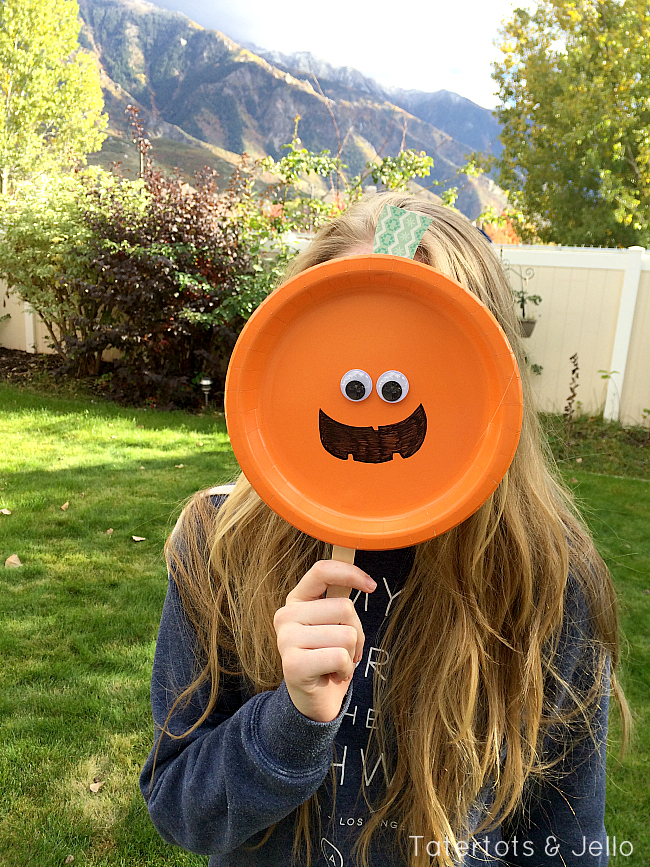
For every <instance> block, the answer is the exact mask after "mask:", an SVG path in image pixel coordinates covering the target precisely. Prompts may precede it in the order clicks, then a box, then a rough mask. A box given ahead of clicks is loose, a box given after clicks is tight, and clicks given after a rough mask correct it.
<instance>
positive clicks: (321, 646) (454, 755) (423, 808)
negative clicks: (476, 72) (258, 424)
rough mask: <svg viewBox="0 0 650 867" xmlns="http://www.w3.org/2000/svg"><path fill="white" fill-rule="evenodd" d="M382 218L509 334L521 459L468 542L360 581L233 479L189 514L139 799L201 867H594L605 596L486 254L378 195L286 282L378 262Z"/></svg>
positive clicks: (611, 642) (173, 541)
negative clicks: (402, 217)
mask: <svg viewBox="0 0 650 867" xmlns="http://www.w3.org/2000/svg"><path fill="white" fill-rule="evenodd" d="M386 203H391V204H393V205H395V206H396V207H399V208H405V209H409V210H413V211H417V212H420V213H422V214H425V215H428V216H430V217H432V222H431V225H430V226H429V228H428V229H427V231H426V233H425V235H424V237H423V239H422V242H421V244H420V246H419V248H418V252H417V255H416V258H417V259H419V260H421V261H422V262H425V263H427V264H430V265H432V266H433V267H434V268H436V269H438V270H440V271H443V272H445V273H446V274H448V275H450V276H451V277H453V278H454V279H456V280H457V281H458V282H460V283H461V284H463V285H464V286H465V287H466V288H468V289H469V290H471V291H472V292H474V293H475V294H476V295H477V296H478V297H479V298H480V299H481V301H483V302H484V303H485V304H486V305H487V306H488V308H489V309H490V310H491V312H492V313H493V314H494V316H495V317H496V318H497V320H498V321H499V323H500V324H501V326H502V328H503V329H504V331H505V334H506V336H507V338H508V340H509V341H510V344H511V346H512V347H513V350H514V352H515V354H516V356H517V359H518V362H519V368H520V371H521V374H522V379H523V385H524V420H523V427H522V432H521V439H520V442H519V446H518V449H517V453H516V455H515V458H514V460H513V462H512V464H511V466H510V468H509V470H508V472H507V473H506V476H505V477H504V479H503V481H502V482H501V484H500V485H499V487H498V488H497V490H496V491H495V493H494V494H493V495H492V496H491V497H490V499H489V500H488V501H487V502H486V503H485V504H484V505H483V506H482V507H481V508H480V509H479V510H478V511H477V512H476V513H475V514H474V515H473V516H472V517H471V518H469V519H467V520H466V521H465V522H464V523H463V524H461V525H460V526H458V527H456V528H455V529H453V530H450V531H449V532H447V533H445V534H444V535H442V536H441V537H439V538H436V539H433V540H432V541H430V542H427V543H424V544H421V545H418V546H416V547H415V548H410V549H404V550H396V551H374V552H363V551H360V552H357V557H356V560H355V565H348V564H345V563H340V562H335V561H332V560H330V559H328V558H329V555H330V548H329V546H327V545H325V544H324V543H321V542H318V541H317V540H315V539H312V538H309V537H307V536H306V535H304V534H302V533H300V532H299V531H298V530H296V529H294V528H293V527H291V526H290V525H289V524H287V523H286V522H285V521H283V520H282V519H281V518H279V517H278V516H277V515H275V514H274V513H273V512H272V511H271V510H270V509H269V508H268V507H267V506H266V505H265V504H264V503H263V502H262V501H261V500H260V498H259V497H258V496H257V494H256V493H255V491H254V490H253V489H252V488H251V486H250V485H249V484H248V482H247V481H246V479H245V478H244V477H243V476H240V477H239V479H238V480H237V482H236V484H235V485H234V487H233V488H232V489H229V488H228V489H212V490H208V491H205V492H201V493H199V494H197V495H195V497H194V498H193V499H192V501H191V502H190V503H189V505H188V506H187V507H186V509H185V510H184V512H183V514H182V515H181V518H180V519H179V522H178V524H177V526H176V528H175V530H174V532H173V533H172V535H171V537H170V539H169V541H168V543H167V548H166V554H167V559H168V563H169V570H170V583H169V590H168V594H167V599H166V601H165V606H164V609H163V615H162V622H161V627H160V633H159V636H158V644H157V648H156V656H155V661H154V669H153V679H152V707H153V716H154V721H155V724H156V736H155V743H154V748H153V750H152V752H151V755H150V756H149V759H148V761H147V763H146V765H145V768H144V770H143V772H142V776H141V788H142V792H143V795H144V797H145V799H146V801H147V804H148V808H149V813H150V815H151V818H152V821H153V823H154V825H155V826H156V828H157V829H158V831H159V833H160V834H161V835H162V836H163V838H164V839H165V840H167V841H169V842H171V843H176V844H177V845H179V846H182V847H184V848H186V849H189V850H191V851H194V852H198V853H205V854H209V855H210V856H211V858H210V865H214V867H217V865H218V867H226V865H227V867H245V865H273V867H289V865H290V864H296V865H301V867H302V865H304V867H309V865H313V867H318V865H321V867H325V865H329V867H344V865H345V867H352V865H354V864H363V865H364V867H387V865H391V867H392V865H395V867H397V865H402V867H404V865H408V867H421V865H425V864H427V865H428V864H435V865H439V867H452V865H458V864H463V865H465V867H476V865H479V864H508V865H525V867H540V865H545V867H546V865H556V864H557V865H565V867H566V865H576V867H577V865H580V867H585V865H589V867H595V865H605V864H606V863H607V860H608V856H607V841H606V836H605V829H604V825H603V813H604V799H605V743H606V732H607V715H608V698H609V693H610V688H611V689H613V691H614V693H615V695H616V697H617V699H618V701H619V704H620V706H621V710H622V712H623V721H624V723H626V722H627V708H626V705H625V700H624V698H623V696H622V693H621V692H620V689H619V687H618V684H617V682H616V677H615V674H614V669H615V667H616V664H617V662H618V658H619V649H618V627H617V614H616V598H615V594H614V589H613V586H612V582H611V578H610V576H609V574H608V571H607V568H606V566H605V565H604V563H603V561H602V560H601V558H600V557H599V556H598V554H597V553H596V551H595V550H594V546H593V543H592V540H591V538H590V536H589V533H588V531H587V530H586V528H585V526H584V524H583V523H582V522H581V520H580V518H579V516H578V515H577V513H576V511H575V509H574V508H573V505H572V502H571V498H570V495H569V493H568V492H567V490H566V489H565V488H564V487H563V486H562V484H561V482H560V481H559V479H558V478H557V477H556V475H554V473H553V472H552V471H551V468H550V464H549V458H548V455H547V452H546V450H545V447H544V446H543V445H542V440H541V437H540V431H539V428H538V421H537V416H536V413H535V410H534V408H533V402H532V399H531V394H530V385H529V383H528V382H527V379H526V363H525V355H524V351H523V348H522V346H521V341H520V338H519V337H518V332H517V326H518V323H517V321H516V318H515V313H514V309H513V303H512V294H511V291H510V288H509V286H508V284H507V282H506V280H505V278H504V275H503V273H502V271H501V269H500V267H499V265H498V262H497V261H496V259H495V257H494V255H493V254H492V252H491V250H490V246H489V243H488V242H487V241H486V240H485V239H484V238H483V237H482V235H481V233H480V232H479V231H477V230H476V229H475V228H474V227H473V226H471V224H470V223H469V222H468V221H467V220H466V219H465V218H464V217H463V216H461V215H460V214H458V213H455V212H454V211H452V210H450V209H447V208H442V207H439V206H437V205H433V204H430V203H428V202H425V201H423V200H420V199H416V198H413V197H410V196H404V195H399V194H381V195H376V196H373V197H368V198H365V199H363V200H362V201H360V202H359V203H358V204H356V205H354V206H353V207H352V208H350V210H349V211H347V212H346V213H345V214H344V215H343V216H341V217H339V218H338V219H337V220H335V221H334V222H332V223H331V224H330V225H329V226H327V227H326V228H325V229H323V230H322V231H321V232H320V233H319V234H318V235H317V237H316V238H315V240H314V241H313V242H312V244H311V246H310V247H309V249H308V250H307V251H306V252H305V253H303V254H302V255H301V256H299V257H298V258H297V259H296V260H294V263H293V267H292V268H291V273H290V275H289V276H292V275H293V274H295V273H298V272H299V271H301V270H303V269H305V268H308V267H310V266H312V265H315V264H317V263H320V262H324V261H326V260H329V259H332V258H335V257H339V256H346V255H351V254H358V253H370V252H372V241H373V236H374V233H375V228H376V225H377V220H378V217H379V214H380V211H381V210H382V208H383V207H384V205H385V204H386ZM434 373H435V372H433V371H432V375H434ZM373 579H374V580H373ZM331 585H342V586H346V587H351V588H352V596H351V598H350V599H347V598H327V597H326V596H325V593H326V591H327V589H328V587H329V586H331Z"/></svg>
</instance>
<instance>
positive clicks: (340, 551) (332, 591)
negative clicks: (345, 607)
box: [326, 545, 356, 599]
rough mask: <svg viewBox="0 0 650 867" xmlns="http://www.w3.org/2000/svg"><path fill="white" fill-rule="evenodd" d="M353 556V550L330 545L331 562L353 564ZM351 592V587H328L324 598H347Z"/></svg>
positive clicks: (354, 552)
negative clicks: (337, 561) (338, 561)
mask: <svg viewBox="0 0 650 867" xmlns="http://www.w3.org/2000/svg"><path fill="white" fill-rule="evenodd" d="M355 554H356V551H355V550H354V548H342V547H341V546H340V545H332V560H340V561H341V562H342V563H354V555H355ZM351 592H352V588H351V587H328V588H327V593H326V597H327V598H328V599H331V598H332V597H339V596H346V597H348V598H349V597H350V593H351Z"/></svg>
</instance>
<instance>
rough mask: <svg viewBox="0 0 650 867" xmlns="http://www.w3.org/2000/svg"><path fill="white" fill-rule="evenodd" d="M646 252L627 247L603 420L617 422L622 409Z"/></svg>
mask: <svg viewBox="0 0 650 867" xmlns="http://www.w3.org/2000/svg"><path fill="white" fill-rule="evenodd" d="M644 253H645V249H644V248H643V247H629V248H628V251H627V256H626V261H625V275H624V277H623V289H622V290H621V303H620V305H619V308H618V320H617V322H616V336H615V337H614V349H613V350H612V360H611V364H610V370H612V371H615V372H614V373H612V374H611V375H610V377H609V380H608V382H607V399H606V401H605V411H604V413H603V415H604V417H605V418H606V419H609V420H610V421H617V420H618V415H619V412H620V409H621V395H622V394H623V381H624V380H625V365H626V364H627V353H628V350H629V348H630V335H631V334H632V323H633V322H634V310H635V307H636V297H637V294H638V292H639V280H640V279H641V258H642V256H643V254H644Z"/></svg>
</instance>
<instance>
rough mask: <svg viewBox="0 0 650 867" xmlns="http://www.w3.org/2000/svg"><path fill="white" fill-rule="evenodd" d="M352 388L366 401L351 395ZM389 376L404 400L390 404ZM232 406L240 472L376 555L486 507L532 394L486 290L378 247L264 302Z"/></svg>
mask: <svg viewBox="0 0 650 867" xmlns="http://www.w3.org/2000/svg"><path fill="white" fill-rule="evenodd" d="M395 372H397V373H399V374H400V375H401V377H403V378H402V379H400V377H399V376H396V375H395ZM346 374H348V376H347V378H345V377H346ZM361 374H364V375H363V376H362V375H361ZM385 374H386V375H387V376H385ZM350 380H352V385H351V386H349V388H351V392H350V393H351V394H352V395H353V396H354V397H358V396H359V394H360V393H361V391H363V388H362V386H364V387H365V392H364V393H365V397H363V399H361V400H359V399H355V400H352V399H349V397H347V396H346V394H344V389H345V387H346V384H347V383H349V382H350ZM342 381H343V386H342ZM386 381H388V391H386V392H385V395H388V397H389V398H395V396H396V395H397V394H399V392H400V389H401V394H402V399H400V400H397V401H395V400H389V401H386V400H385V399H382V397H381V395H380V391H381V386H382V384H384V383H385V382H386ZM395 382H398V384H399V388H396V386H395V385H394V384H391V383H395ZM359 383H362V386H360V385H359ZM391 389H392V391H391ZM395 389H396V390H395ZM225 409H226V420H227V424H228V432H229V434H230V439H231V442H232V447H233V450H234V452H235V456H236V458H237V460H238V461H239V465H240V467H241V469H242V471H243V473H244V475H245V476H246V478H247V479H248V481H249V482H250V483H251V485H252V486H253V488H254V489H255V490H256V491H257V493H258V494H259V495H260V497H261V498H262V499H263V500H264V501H265V502H266V503H267V504H268V505H269V506H270V507H271V508H272V509H273V510H274V511H275V512H277V514H278V515H280V516H281V517H282V518H284V519H285V520H286V521H288V522H289V523H290V524H293V525H294V526H295V527H297V528H298V529H299V530H302V531H303V532H304V533H307V534H309V535H310V536H313V537H315V538H317V539H321V540H322V541H325V542H329V543H331V544H334V545H341V546H343V547H346V548H365V549H369V550H377V549H385V548H400V547H405V546H408V545H412V544H415V543H419V542H423V541H425V540H427V539H431V538H433V537H434V536H436V535H439V534H440V533H444V532H445V531H446V530H449V529H451V528H452V527H455V526H456V525H457V524H459V523H461V522H462V521H464V520H465V519H466V518H468V517H469V516H470V515H472V514H473V513H474V512H475V511H476V510H477V509H478V508H479V507H480V506H481V505H482V504H483V503H484V502H485V501H486V500H487V498H488V497H489V496H490V494H491V493H492V492H493V491H494V490H495V488H496V487H497V485H498V484H499V482H500V481H501V479H502V478H503V476H504V474H505V472H506V470H507V469H508V467H509V465H510V462H511V461H512V458H513V456H514V453H515V450H516V448H517V443H518V440H519V432H520V429H521V418H522V392H521V382H520V378H519V371H518V368H517V363H516V361H515V357H514V355H513V353H512V350H511V348H510V345H509V344H508V341H507V340H506V337H505V335H504V333H503V331H502V329H501V328H500V326H499V325H498V323H497V321H496V320H495V318H494V317H493V316H492V314H491V313H490V312H489V311H488V309H487V308H486V307H485V305H483V304H482V303H481V302H480V301H479V300H478V299H477V298H476V296H475V295H473V294H472V293H470V292H468V291H467V290H466V289H464V288H463V287H462V286H460V285H459V284H458V283H456V282H455V281H454V280H451V279H450V278H449V277H447V276H445V275H444V274H441V273H439V272H438V271H436V270H434V269H433V268H431V267H429V266H428V265H424V264H422V263H420V262H414V261H412V260H410V259H406V258H401V257H398V256H383V255H376V254H373V255H364V256H349V257H345V258H342V259H334V260H331V261H329V262H325V263H324V264H322V265H316V266H314V267H313V268H310V269H308V270H307V271H304V272H302V273H301V274H299V275H298V276H296V277H294V278H293V279H291V280H289V281H288V282H287V283H285V284H284V285H283V286H281V287H280V288H279V289H277V290H276V291H275V292H273V293H272V294H271V295H270V296H269V297H268V298H267V299H266V300H265V301H264V302H263V304H261V305H260V307H259V308H258V309H257V310H256V311H255V313H254V314H253V316H252V317H251V318H250V320H249V321H248V323H247V324H246V326H245V328H244V329H243V331H242V333H241V335H240V338H239V340H238V342H237V345H236V346H235V349H234V351H233V354H232V357H231V360H230V365H229V368H228V375H227V378H226V394H225Z"/></svg>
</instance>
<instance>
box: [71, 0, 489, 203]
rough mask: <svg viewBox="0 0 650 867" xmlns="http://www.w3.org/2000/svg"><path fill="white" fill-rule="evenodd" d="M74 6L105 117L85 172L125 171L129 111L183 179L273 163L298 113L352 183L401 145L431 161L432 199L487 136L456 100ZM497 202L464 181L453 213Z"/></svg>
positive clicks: (192, 27)
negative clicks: (94, 65)
mask: <svg viewBox="0 0 650 867" xmlns="http://www.w3.org/2000/svg"><path fill="white" fill-rule="evenodd" d="M79 6H80V13H81V17H82V20H83V27H82V33H81V37H80V39H81V42H82V44H83V45H84V47H86V48H87V49H89V50H91V51H93V52H94V53H95V55H96V56H97V58H98V60H99V63H100V69H101V75H102V87H103V89H104V95H105V100H106V110H107V112H108V115H109V118H110V130H109V132H110V140H107V142H106V143H105V145H104V148H103V149H102V153H101V154H100V155H97V156H96V157H95V158H93V159H92V161H93V162H103V163H104V164H106V163H108V162H109V161H111V160H114V159H116V158H117V159H120V160H121V161H122V163H123V164H124V166H125V168H126V169H127V170H128V169H130V170H132V171H133V170H135V167H136V156H137V155H136V153H135V148H134V147H133V145H132V143H131V142H130V135H129V131H128V126H127V123H126V118H125V115H124V109H125V107H126V105H127V104H129V103H133V104H135V105H137V106H138V107H139V108H140V109H141V118H142V120H143V122H144V124H145V128H146V129H147V131H148V134H149V136H150V137H151V139H152V144H153V151H154V154H155V155H156V158H157V161H158V162H160V163H162V164H163V165H165V166H174V165H177V166H179V167H180V169H181V170H182V171H183V172H184V173H185V174H186V175H191V174H192V173H193V172H194V171H195V170H196V169H198V168H202V167H203V166H204V165H205V164H209V165H211V166H213V167H214V168H216V169H217V171H219V172H220V173H221V174H222V175H228V174H229V173H230V171H231V169H232V166H233V165H235V164H236V162H237V161H238V158H239V155H240V154H242V153H243V152H246V153H248V154H249V155H251V156H253V157H259V156H264V155H266V154H270V155H272V156H274V157H276V158H277V157H279V156H281V155H282V153H283V150H282V145H283V144H285V143H287V142H289V141H290V140H291V138H292V135H293V130H294V119H295V117H296V116H297V115H300V122H299V136H300V138H301V140H302V142H303V145H304V146H305V147H307V148H309V149H310V150H314V151H320V150H322V149H323V148H328V149H329V150H330V151H331V152H332V153H337V152H338V150H339V147H340V149H341V156H342V159H343V162H344V163H346V164H347V165H348V167H349V172H350V173H352V174H355V173H357V172H358V171H360V170H361V168H362V167H363V166H364V165H365V163H366V161H367V160H368V159H370V158H372V157H373V156H375V155H376V154H378V153H380V154H381V155H382V156H384V155H392V156H394V155H396V154H397V153H398V152H399V150H400V147H404V148H415V149H416V150H418V151H420V150H424V151H426V152H427V153H429V154H431V155H433V156H434V161H435V165H434V169H433V170H432V173H431V176H430V177H429V178H424V179H422V180H421V181H420V183H421V188H422V189H423V190H424V189H426V187H430V190H431V192H430V194H436V193H439V192H440V191H441V190H442V189H443V188H444V187H440V186H431V182H432V181H434V180H437V181H442V182H444V183H445V185H446V186H452V185H458V186H463V184H464V183H465V181H466V179H464V178H463V179H459V178H457V176H456V170H457V168H458V167H459V166H461V165H462V164H463V162H464V157H465V154H467V153H468V152H470V151H472V150H476V149H487V146H488V145H489V142H490V141H491V140H492V138H493V137H494V136H493V133H494V132H495V130H496V127H495V124H496V121H494V119H493V118H492V117H491V114H490V112H488V111H487V110H486V109H481V108H480V107H479V106H476V105H474V103H471V102H470V101H469V100H463V99H462V97H457V95H456V94H447V93H446V92H445V91H441V92H439V93H437V94H426V93H420V92H418V91H397V90H393V91H390V92H389V90H387V89H386V88H382V87H381V86H380V85H379V84H377V83H376V82H374V81H372V80H371V79H368V78H365V77H364V76H363V75H362V74H361V73H360V72H358V71H357V70H354V69H350V68H347V67H346V68H342V69H341V68H335V67H332V66H330V65H329V64H326V63H324V62H323V61H318V60H316V59H315V58H313V57H311V55H308V54H306V53H301V54H298V55H278V54H275V53H273V52H266V51H260V50H257V49H256V50H251V48H249V47H245V46H242V45H239V44H237V43H236V42H234V41H233V40H231V39H229V38H228V37H227V36H226V35H225V34H223V33H220V32H219V31H217V30H208V29H205V28H203V27H201V26H200V25H198V24H196V23H195V22H193V21H191V20H190V19H189V18H187V17H186V16H184V15H182V14H181V13H178V12H169V11H166V10H163V9H160V8H158V7H156V6H154V5H153V4H151V3H148V2H144V0H79ZM434 119H435V120H436V123H434V122H433V121H434ZM443 121H444V126H443V123H442V122H443ZM461 135H462V136H464V137H463V138H461V137H460V136H461ZM476 143H478V144H476ZM314 192H315V193H316V194H323V193H324V192H326V189H325V186H324V183H322V182H320V181H318V182H315V183H314ZM423 194H426V193H424V192H423ZM504 201H505V200H504V197H503V195H502V194H501V191H500V190H499V189H498V188H497V187H496V186H495V185H494V184H493V182H492V181H491V180H490V179H489V178H479V179H473V178H472V179H469V180H467V182H466V185H465V186H464V189H462V191H461V194H460V196H459V200H458V207H459V208H460V209H461V210H462V211H463V212H464V213H466V214H467V215H468V216H469V217H470V218H474V217H476V216H478V214H479V213H480V211H481V210H483V208H484V207H485V205H486V204H489V203H492V204H495V205H496V206H497V207H500V206H502V205H503V204H504Z"/></svg>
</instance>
